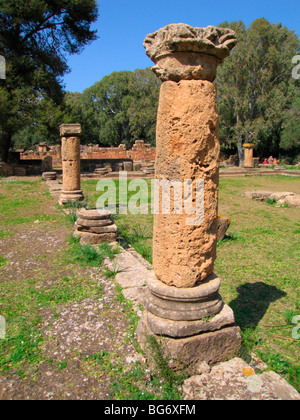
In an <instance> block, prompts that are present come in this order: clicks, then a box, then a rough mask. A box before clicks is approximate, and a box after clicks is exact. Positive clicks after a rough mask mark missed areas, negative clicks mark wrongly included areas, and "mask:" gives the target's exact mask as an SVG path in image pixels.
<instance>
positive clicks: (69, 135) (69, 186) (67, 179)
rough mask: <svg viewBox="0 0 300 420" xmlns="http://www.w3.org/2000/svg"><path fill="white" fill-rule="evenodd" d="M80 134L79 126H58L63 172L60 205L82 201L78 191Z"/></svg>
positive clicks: (81, 195) (80, 192) (79, 190)
mask: <svg viewBox="0 0 300 420" xmlns="http://www.w3.org/2000/svg"><path fill="white" fill-rule="evenodd" d="M80 134H81V126H80V124H62V125H61V126H60V135H61V157H62V170H63V192H62V194H61V196H60V200H59V203H60V204H61V205H63V204H66V203H67V202H68V201H71V202H72V201H80V200H82V199H83V194H82V190H81V189H80Z"/></svg>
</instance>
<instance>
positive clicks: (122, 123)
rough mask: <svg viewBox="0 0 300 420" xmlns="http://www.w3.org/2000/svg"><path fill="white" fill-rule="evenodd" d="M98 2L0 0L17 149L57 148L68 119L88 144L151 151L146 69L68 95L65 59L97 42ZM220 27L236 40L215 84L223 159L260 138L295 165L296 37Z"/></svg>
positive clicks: (1, 109)
mask: <svg viewBox="0 0 300 420" xmlns="http://www.w3.org/2000/svg"><path fill="white" fill-rule="evenodd" d="M95 3H96V2H95V1H94V0H72V1H64V0H53V1H50V0H47V1H44V0H43V1H30V2H29V3H28V2H25V0H24V1H17V0H15V1H13V0H11V1H7V0H5V2H4V1H3V0H0V5H1V7H0V23H1V33H0V55H4V56H6V57H8V76H7V80H5V81H3V80H0V128H1V129H2V131H3V132H9V131H11V132H12V134H14V141H15V145H18V146H19V147H28V146H29V144H31V145H33V144H34V143H36V142H38V139H40V140H41V141H47V142H48V143H50V144H51V143H57V141H59V135H58V126H59V124H60V123H61V122H62V121H63V122H65V123H68V122H77V123H80V124H81V125H82V129H83V130H82V132H83V134H82V138H81V141H82V143H83V144H88V143H98V144H100V145H102V146H118V145H120V144H121V143H123V144H125V145H126V146H127V147H131V146H132V144H133V143H134V141H135V140H137V139H144V140H146V141H147V142H150V143H151V144H152V145H155V131H156V114H157V107H158V99H159V89H160V81H159V80H158V79H157V78H156V77H155V76H154V74H153V72H152V71H151V69H150V68H146V69H143V70H141V69H137V70H135V71H134V72H132V71H120V72H113V73H111V74H110V75H107V76H105V77H104V78H103V79H102V80H100V81H99V82H97V83H95V84H94V85H93V86H91V87H89V88H87V89H86V90H85V91H84V92H83V93H78V92H75V93H72V92H63V91H62V88H61V77H62V75H63V74H64V72H65V71H67V63H66V61H65V58H64V53H65V52H66V51H68V52H71V53H77V52H79V51H80V50H81V48H82V47H83V46H84V45H85V44H86V43H88V42H90V41H91V40H93V39H94V38H95V33H94V32H93V31H91V30H90V24H91V23H92V22H93V21H94V20H95V18H96V13H97V12H96V10H97V8H96V5H95ZM37 4H38V5H39V7H38V6H37ZM18 6H19V7H20V9H18ZM26 8H27V9H28V10H26V11H25V9H26ZM15 9H16V14H14V13H13V12H14V11H15ZM29 10H30V12H29ZM23 11H24V16H23V14H22V12H23ZM220 26H223V27H229V28H232V29H234V30H235V31H236V33H237V37H238V41H239V42H238V44H237V46H236V47H235V48H234V49H233V51H232V53H231V55H230V57H228V58H227V59H226V60H225V61H224V63H223V64H222V65H220V66H219V68H218V72H217V79H216V81H215V83H216V85H217V89H218V104H219V115H220V139H221V147H222V152H223V154H225V155H230V154H236V153H237V151H238V150H241V149H242V144H243V143H244V142H254V143H255V145H256V148H255V152H256V153H257V154H258V156H260V157H261V158H265V157H268V156H269V155H271V154H272V155H273V156H277V157H283V156H289V157H290V158H291V159H298V160H299V157H298V158H297V157H296V156H297V155H299V156H300V139H299V114H300V93H299V92H300V90H299V86H300V79H298V80H296V79H295V78H293V77H292V70H293V68H294V67H295V62H294V60H293V57H294V56H295V55H297V54H298V51H299V38H298V36H297V35H296V34H295V32H294V31H291V30H289V29H288V28H286V27H285V26H282V25H281V24H272V23H270V22H268V21H267V20H266V19H264V18H260V19H256V20H255V21H254V22H252V24H251V25H250V26H249V28H246V26H245V24H244V23H243V22H241V21H239V22H232V23H228V22H224V23H223V24H221V25H220ZM2 28H4V31H3V32H2ZM16 39H18V40H19V41H18V42H16V41H15V40H16ZM15 44H16V45H19V44H20V46H18V48H16V47H14V45H15ZM1 51H4V54H3V53H2V52H1ZM21 130H22V131H21Z"/></svg>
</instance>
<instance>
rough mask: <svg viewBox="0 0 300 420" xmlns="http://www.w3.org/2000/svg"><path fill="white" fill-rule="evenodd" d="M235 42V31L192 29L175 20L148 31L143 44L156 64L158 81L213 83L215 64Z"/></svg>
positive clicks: (155, 69) (225, 29) (154, 68)
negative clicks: (206, 81)
mask: <svg viewBox="0 0 300 420" xmlns="http://www.w3.org/2000/svg"><path fill="white" fill-rule="evenodd" d="M236 43H237V39H236V35H235V32H234V31H233V30H231V29H227V28H219V27H215V26H208V27H207V28H194V27H192V26H189V25H186V24H183V23H178V24H170V25H167V26H165V27H164V28H161V29H159V30H158V31H156V32H154V33H153V34H149V35H148V36H147V37H146V39H145V41H144V47H145V48H146V54H147V55H148V56H149V57H150V58H151V60H152V61H154V63H155V64H156V65H155V66H154V67H153V71H154V73H155V74H156V76H157V77H158V78H159V79H160V80H161V81H163V82H164V81H167V80H172V81H176V82H179V81H180V80H192V79H195V80H208V81H210V82H213V81H214V79H215V77H216V70H217V67H218V65H219V64H221V63H222V61H223V60H224V59H225V58H226V57H228V56H229V54H230V50H231V49H232V48H233V47H234V46H235V45H236Z"/></svg>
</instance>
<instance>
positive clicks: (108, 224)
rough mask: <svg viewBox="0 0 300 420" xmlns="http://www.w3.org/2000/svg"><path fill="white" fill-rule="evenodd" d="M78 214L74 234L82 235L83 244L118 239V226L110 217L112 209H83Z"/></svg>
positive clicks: (81, 241)
mask: <svg viewBox="0 0 300 420" xmlns="http://www.w3.org/2000/svg"><path fill="white" fill-rule="evenodd" d="M77 215H78V219H77V220H76V223H75V227H76V230H75V233H74V236H75V237H80V244H81V245H88V244H91V245H96V244H101V243H103V242H115V241H116V239H117V226H116V225H115V224H114V223H113V221H112V219H111V217H110V216H111V213H110V211H108V210H104V209H103V210H86V209H82V210H80V212H79V213H78V214H77Z"/></svg>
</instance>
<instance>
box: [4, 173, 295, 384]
mask: <svg viewBox="0 0 300 420" xmlns="http://www.w3.org/2000/svg"><path fill="white" fill-rule="evenodd" d="M150 182H151V181H150V180H147V183H148V185H150ZM96 184H97V181H94V180H88V181H83V182H82V187H83V190H84V193H85V195H88V199H89V201H88V204H89V207H91V208H92V207H94V206H95V205H96V201H97V198H98V197H99V192H97V191H96ZM116 187H117V190H118V182H116ZM255 189H256V190H272V191H294V192H296V193H300V179H299V178H293V177H285V176H280V175H278V176H275V177H274V176H272V177H246V178H234V179H231V178H227V179H221V180H220V199H219V214H220V215H222V216H225V217H227V218H230V219H231V226H230V228H229V230H228V232H227V236H226V237H225V239H224V240H223V241H222V242H220V243H218V256H217V260H216V264H215V272H216V274H218V275H219V276H220V278H221V279H222V286H221V294H222V296H223V299H224V300H225V302H226V303H228V304H229V305H230V306H231V307H232V308H233V309H234V312H235V316H236V321H237V324H238V325H239V326H240V327H241V329H242V333H243V344H244V347H245V348H246V349H247V351H250V352H254V353H255V354H256V355H258V356H259V357H261V359H262V360H263V361H265V362H266V363H267V364H268V365H269V367H270V369H272V370H274V371H276V372H278V373H279V374H280V375H282V376H283V377H285V378H286V379H287V380H288V381H289V382H290V383H291V384H292V385H293V386H295V387H296V388H297V389H298V390H300V379H299V377H300V365H299V353H300V341H299V340H294V339H293V337H292V332H293V329H294V328H295V327H296V326H295V325H294V324H293V323H292V320H293V318H294V316H295V315H298V314H300V294H299V286H298V285H299V274H300V273H299V238H300V218H299V209H294V208H288V207H287V208H278V207H276V205H271V204H268V203H263V202H256V201H252V200H249V199H247V198H246V197H244V196H243V194H244V193H245V191H247V190H255ZM132 194H134V193H133V192H132V193H131V194H130V195H129V197H130V196H131V195H132ZM0 218H1V221H0V240H1V241H3V243H4V245H2V247H3V249H4V250H5V252H3V254H2V255H0V270H1V271H2V273H4V272H5V273H6V272H7V273H14V271H13V270H14V269H13V267H14V266H11V262H12V261H11V260H12V259H16V253H18V255H19V257H20V261H21V263H22V264H23V265H22V268H23V267H24V269H23V270H20V271H19V277H18V276H17V275H15V277H11V278H6V277H5V276H2V277H3V280H2V283H1V284H0V314H1V313H3V315H5V317H6V318H7V320H8V321H9V322H8V324H9V328H10V330H9V333H10V336H11V339H9V340H8V341H3V342H0V371H1V370H2V369H5V370H6V368H9V369H10V370H13V371H16V372H19V374H20V375H21V374H22V375H23V376H24V375H25V376H26V375H27V373H26V372H27V370H26V369H27V368H26V369H25V367H26V366H27V363H29V364H32V365H34V366H35V367H37V366H38V365H39V363H40V362H41V361H43V351H42V350H43V342H44V338H43V336H42V333H41V330H40V323H41V310H44V308H46V309H47V310H49V311H52V313H53V318H54V319H55V317H57V316H59V311H60V310H61V309H60V308H63V306H64V305H65V303H66V302H74V299H75V300H76V302H77V300H78V301H80V300H82V299H85V298H86V297H87V296H92V297H93V298H95V299H99V297H100V296H101V295H102V291H101V289H99V288H98V287H96V286H97V285H96V284H94V283H91V282H89V281H88V278H86V276H85V271H84V270H85V269H84V268H81V267H82V264H83V263H84V264H86V261H88V262H89V261H90V259H91V258H92V259H93V256H92V255H91V252H90V250H89V249H87V250H85V251H86V252H84V253H82V250H81V249H80V248H78V249H77V246H76V244H73V245H72V248H70V245H69V244H68V243H67V240H66V238H67V237H68V236H69V235H70V233H72V229H73V228H72V224H71V223H70V221H69V220H68V218H66V216H65V214H64V213H63V212H62V211H61V210H60V209H59V208H58V206H57V204H56V203H55V201H54V200H53V198H52V197H51V196H50V194H49V193H48V189H47V187H46V185H45V184H44V183H42V182H41V180H39V179H33V180H28V181H17V180H9V179H2V180H0ZM114 218H115V223H116V224H117V226H118V230H119V233H120V234H121V236H122V237H123V238H124V240H125V241H127V242H129V243H130V244H131V245H133V246H134V247H135V248H136V249H137V251H138V252H139V253H140V254H142V255H143V256H144V258H146V259H147V260H148V261H150V262H151V259H152V229H153V216H152V215H151V214H148V215H131V214H128V215H116V216H114ZM36 221H38V224H37V225H36V224H35V222H36ZM33 226H34V229H33ZM53 229H57V230H56V232H59V235H60V237H61V240H65V245H63V244H61V245H60V247H61V248H62V249H63V250H62V251H57V252H55V246H54V245H52V248H51V249H52V251H53V253H52V254H49V253H48V251H49V247H48V244H47V232H52V231H53ZM32 230H35V231H37V232H36V236H35V237H34V238H36V239H37V240H36V242H32V243H31V244H30V250H29V249H28V250H27V249H26V247H24V244H23V242H22V236H23V234H24V235H25V237H30V232H31V231H32ZM15 238H20V239H15ZM40 238H45V241H46V242H43V241H41V242H40V243H39V242H38V239H40ZM6 243H10V244H11V245H10V246H12V247H14V249H10V248H6V249H5V244H6ZM43 244H46V246H45V245H43ZM70 250H73V251H74V252H75V254H74V252H73V254H72V253H71V254H70ZM10 251H14V253H15V254H14V255H15V256H14V257H13V258H11V256H10ZM0 254H1V252H0ZM31 254H32V255H34V258H33V259H34V260H36V262H37V263H39V264H38V265H37V267H38V268H37V270H36V271H35V273H34V276H32V274H31V273H32V269H31V268H30V267H31V266H30V265H29V266H28V267H29V268H27V270H28V271H26V267H27V266H26V264H29V263H30V264H31V263H33V262H34V261H32V258H31V261H30V259H29V256H30V255H31ZM50 257H51V258H50ZM93 261H94V259H93ZM10 267H11V268H10ZM82 270H83V271H82ZM0 274H1V272H0ZM3 311H4V312H3ZM29 370H30V369H29ZM22 372H23V373H22ZM30 372H32V370H30Z"/></svg>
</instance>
